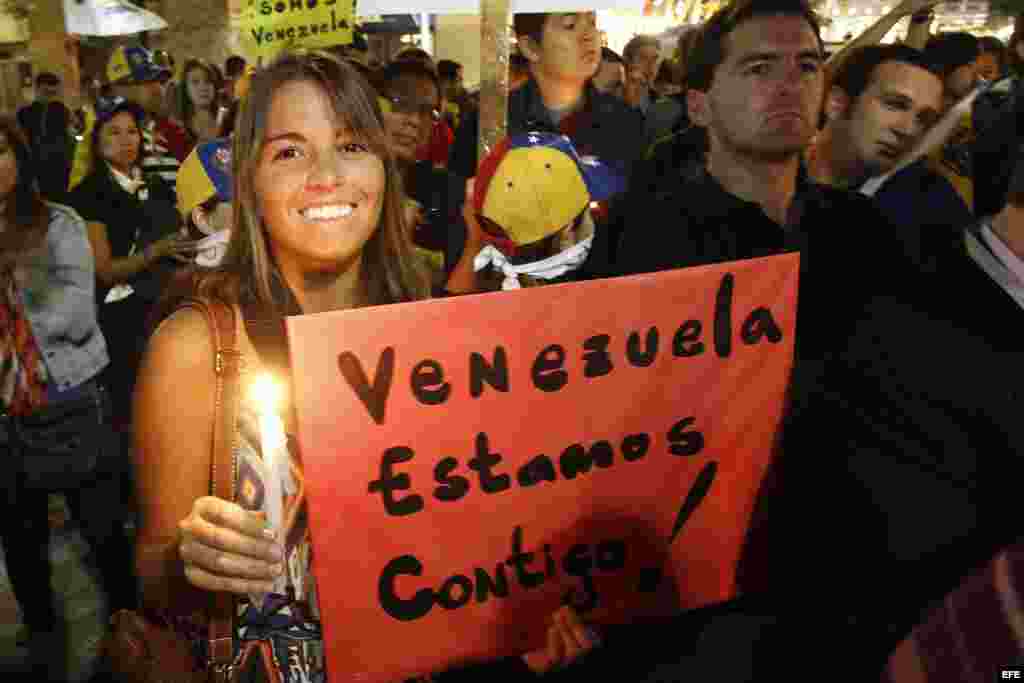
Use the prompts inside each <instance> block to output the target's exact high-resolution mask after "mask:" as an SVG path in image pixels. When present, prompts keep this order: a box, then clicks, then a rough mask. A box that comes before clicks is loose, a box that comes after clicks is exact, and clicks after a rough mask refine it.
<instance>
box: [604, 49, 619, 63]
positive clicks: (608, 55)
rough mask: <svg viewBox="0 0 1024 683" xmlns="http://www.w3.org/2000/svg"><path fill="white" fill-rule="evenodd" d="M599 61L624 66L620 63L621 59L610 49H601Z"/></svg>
mask: <svg viewBox="0 0 1024 683" xmlns="http://www.w3.org/2000/svg"><path fill="white" fill-rule="evenodd" d="M601 61H602V62H611V63H612V64H625V62H623V61H622V57H620V56H619V53H618V52H616V51H615V50H613V49H611V48H610V47H602V48H601Z"/></svg>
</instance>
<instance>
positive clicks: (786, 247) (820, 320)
mask: <svg viewBox="0 0 1024 683" xmlns="http://www.w3.org/2000/svg"><path fill="white" fill-rule="evenodd" d="M621 209H622V211H621V212H620V213H618V215H617V216H616V218H615V220H616V222H617V227H618V228H619V229H620V230H621V233H622V238H621V242H620V244H619V249H618V252H617V255H616V261H615V263H613V264H611V267H610V268H609V271H608V272H609V273H610V274H612V275H633V274H638V273H649V272H655V271H661V270H670V269H673V268H688V267H692V266H701V265H708V264H713V263H723V262H726V261H737V260H743V259H751V258H758V257H763V256H771V255H774V254H783V253H788V252H799V253H800V254H801V263H800V294H799V302H798V304H799V313H798V330H799V333H798V334H797V339H798V355H807V354H811V355H815V356H817V355H818V354H819V352H824V351H826V350H827V348H828V346H830V344H828V343H827V341H826V340H827V339H828V338H829V336H830V335H831V334H834V333H837V334H841V333H842V330H843V329H846V326H847V325H848V324H850V322H851V321H850V318H851V317H854V315H855V313H856V310H857V309H856V306H858V305H859V302H862V301H863V300H864V297H866V296H867V295H868V293H869V292H871V291H877V290H878V288H879V287H891V286H892V285H893V284H894V280H893V279H892V276H893V275H894V270H893V269H894V268H897V264H899V263H901V259H902V253H901V247H899V246H898V244H897V243H896V242H895V241H894V240H893V236H894V234H895V230H894V229H893V228H892V227H891V226H890V224H889V223H888V222H887V220H886V219H885V218H884V217H883V215H882V214H881V213H880V212H879V211H878V209H877V208H876V207H875V206H874V204H873V203H872V202H871V200H870V199H868V198H867V197H864V196H862V195H859V194H855V193H852V192H848V191H845V190H839V189H836V188H831V187H825V186H822V185H818V184H815V183H813V182H810V181H809V180H807V178H806V177H805V175H804V174H803V173H801V175H800V176H799V178H798V183H797V193H796V196H795V198H794V200H793V204H792V206H791V207H790V210H789V217H788V220H787V225H785V226H783V225H780V224H778V223H776V222H775V221H774V220H772V219H771V218H769V217H768V216H767V215H766V214H765V213H764V211H763V210H762V209H761V207H760V206H759V205H757V204H755V203H753V202H748V201H745V200H743V199H740V198H739V197H736V196H735V195H732V194H730V193H729V192H727V191H726V190H725V189H724V188H723V187H722V186H721V184H719V182H718V181H717V180H716V179H715V178H713V177H712V176H711V175H710V174H709V173H707V171H706V170H705V169H704V167H703V166H693V167H690V168H687V169H685V170H684V171H683V173H681V174H679V175H677V176H676V177H675V178H674V179H662V180H661V181H652V182H651V183H649V184H648V185H647V186H646V187H640V186H634V187H633V188H631V189H630V192H629V194H628V196H627V198H626V201H625V202H623V205H622V206H621ZM883 274H884V277H883ZM895 276H896V277H897V278H898V277H900V275H899V273H895Z"/></svg>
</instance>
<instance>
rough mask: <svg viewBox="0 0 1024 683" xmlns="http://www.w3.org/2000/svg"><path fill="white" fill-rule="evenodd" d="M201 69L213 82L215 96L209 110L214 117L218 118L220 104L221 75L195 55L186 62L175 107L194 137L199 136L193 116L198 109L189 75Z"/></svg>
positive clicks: (176, 95) (176, 94)
mask: <svg viewBox="0 0 1024 683" xmlns="http://www.w3.org/2000/svg"><path fill="white" fill-rule="evenodd" d="M196 69H199V70H201V71H204V72H206V77H207V78H209V79H210V83H211V84H213V92H214V98H213V102H211V103H210V106H209V109H208V111H209V112H210V114H211V115H212V116H213V118H214V119H216V118H217V111H218V109H219V106H218V104H217V93H219V92H220V87H221V77H220V74H219V73H217V70H216V69H214V68H213V66H212V65H210V64H209V63H208V62H204V61H203V60H201V59H198V58H195V57H193V58H192V59H190V60H188V61H187V62H185V68H184V69H183V70H182V72H181V82H180V83H178V92H177V93H175V107H176V108H177V112H176V113H177V115H178V116H180V117H181V122H182V123H183V124H184V125H185V127H186V128H187V129H188V132H189V133H191V134H192V136H193V137H198V136H196V134H195V131H194V130H192V117H193V116H195V114H196V112H197V111H198V110H197V109H196V104H195V102H193V101H192V98H191V97H190V96H189V94H188V75H189V74H190V73H191V72H193V71H195V70H196Z"/></svg>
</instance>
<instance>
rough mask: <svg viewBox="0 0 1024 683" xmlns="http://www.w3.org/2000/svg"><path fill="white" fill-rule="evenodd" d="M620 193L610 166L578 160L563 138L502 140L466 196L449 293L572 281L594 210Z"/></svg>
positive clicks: (591, 227) (587, 244) (619, 183)
mask: <svg viewBox="0 0 1024 683" xmlns="http://www.w3.org/2000/svg"><path fill="white" fill-rule="evenodd" d="M624 185H625V178H623V177H621V176H620V175H618V174H616V173H615V172H614V171H613V170H612V169H611V168H610V167H608V166H607V165H605V164H602V163H601V162H600V161H598V160H596V159H593V158H582V157H580V156H579V155H578V154H577V153H576V150H575V148H574V147H573V145H572V142H571V141H570V140H569V138H568V137H566V136H564V135H558V134H554V133H525V134H521V135H516V136H513V137H511V138H508V139H506V140H504V141H503V142H502V143H501V144H499V145H498V146H497V147H496V148H495V149H494V151H492V152H491V154H489V155H488V157H487V158H486V159H484V161H483V163H482V164H481V165H480V169H479V171H478V173H477V177H476V179H475V181H473V182H472V183H471V189H469V191H468V193H467V194H468V195H469V196H468V197H467V199H468V201H467V203H466V205H465V207H464V209H463V217H464V219H465V221H466V225H467V234H466V243H465V247H464V249H463V252H462V254H461V256H460V258H459V259H458V264H457V265H456V266H455V268H454V270H453V271H452V274H451V276H450V278H449V280H448V285H447V291H448V292H449V293H451V294H465V293H470V292H475V291H487V290H492V289H499V288H500V289H505V290H508V289H518V288H520V287H523V286H527V287H529V286H535V285H539V284H545V283H551V282H556V281H557V282H564V281H566V280H569V279H572V278H573V277H574V276H573V274H574V273H575V271H577V270H578V269H579V268H580V266H582V265H583V263H584V262H585V261H586V259H587V255H588V254H589V251H590V246H591V244H592V243H593V239H594V222H593V220H592V219H591V216H590V208H591V205H592V203H593V202H598V201H601V200H603V199H606V198H608V197H610V196H612V195H614V194H617V193H619V192H621V191H622V190H623V188H624Z"/></svg>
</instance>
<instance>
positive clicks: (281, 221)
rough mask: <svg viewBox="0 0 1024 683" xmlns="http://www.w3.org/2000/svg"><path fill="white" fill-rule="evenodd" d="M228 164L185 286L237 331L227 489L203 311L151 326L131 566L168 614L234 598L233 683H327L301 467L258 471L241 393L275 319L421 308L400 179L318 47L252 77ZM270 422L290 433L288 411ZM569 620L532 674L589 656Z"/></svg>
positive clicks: (355, 95)
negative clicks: (214, 480) (209, 258)
mask: <svg viewBox="0 0 1024 683" xmlns="http://www.w3.org/2000/svg"><path fill="white" fill-rule="evenodd" d="M233 165H234V168H233V171H234V183H235V186H234V193H233V194H234V199H235V220H234V226H235V227H234V230H233V232H232V236H231V243H230V245H229V247H228V252H227V254H226V255H225V259H224V261H223V263H222V266H221V267H220V268H219V269H218V270H214V271H212V272H209V271H207V272H205V273H203V274H202V275H197V276H196V277H195V278H194V279H193V280H192V281H191V282H190V284H191V289H190V292H189V294H198V295H201V296H208V297H214V298H218V299H220V300H221V301H223V302H225V303H228V304H231V306H232V308H233V309H234V310H235V313H236V315H235V318H236V320H241V321H242V325H241V326H239V327H238V329H237V338H238V344H237V350H238V351H239V352H240V355H241V359H240V363H241V367H243V368H244V370H245V371H244V373H243V378H242V390H243V391H242V392H241V395H242V396H243V397H244V398H242V399H241V401H240V403H239V406H238V407H239V410H238V413H237V415H238V418H237V420H236V422H235V433H234V439H233V443H234V444H235V448H234V452H233V454H234V457H235V461H236V465H237V466H236V486H235V490H236V491H238V492H239V494H238V497H237V499H236V500H235V501H228V500H224V499H221V498H215V497H212V496H208V495H207V493H208V492H209V490H210V469H211V468H210V465H211V459H212V448H213V447H212V443H213V439H212V434H213V431H214V422H215V419H216V416H217V414H218V409H217V408H216V407H215V402H216V396H217V391H216V387H217V376H216V370H215V368H216V367H217V366H218V363H214V362H213V357H214V349H215V345H214V341H213V337H212V334H211V332H210V330H209V328H208V326H207V322H206V319H205V317H204V316H203V314H201V313H199V312H198V311H196V310H194V309H187V308H185V309H181V310H178V311H176V312H174V313H173V314H172V315H171V316H170V317H168V318H167V320H165V321H164V323H163V324H162V325H161V327H160V328H159V329H158V330H157V331H156V332H155V333H154V335H153V338H152V340H151V342H150V347H149V349H148V351H147V355H146V358H145V360H144V363H143V368H142V372H141V373H140V378H139V387H138V392H137V394H136V399H135V409H136V430H135V434H136V449H135V456H136V459H137V468H138V477H137V479H138V499H139V505H140V512H141V515H140V516H141V519H142V520H143V524H142V526H141V528H140V530H139V545H138V551H137V555H136V566H137V568H138V570H139V572H140V578H141V582H142V585H143V596H144V600H145V602H146V603H147V605H149V606H150V607H153V608H156V609H162V610H164V611H166V612H171V613H172V614H173V615H176V616H179V617H183V616H184V615H190V614H193V613H194V611H195V610H196V609H199V610H202V609H203V608H204V607H205V606H206V605H207V604H208V601H209V597H208V592H210V591H213V592H226V593H232V594H234V595H235V596H236V597H237V598H238V602H237V605H238V618H237V620H236V627H237V631H236V633H235V639H234V645H235V649H234V655H235V660H236V664H237V668H238V670H239V671H240V672H242V676H241V679H240V681H244V682H245V683H250V682H260V683H262V682H263V681H270V680H285V678H284V676H282V675H281V672H288V678H287V680H310V681H312V680H324V677H325V668H324V660H323V648H322V635H321V627H320V614H319V606H318V604H317V600H316V595H317V592H316V586H315V580H314V573H315V567H314V563H313V559H312V558H313V556H314V553H313V544H312V539H311V536H310V532H309V528H308V526H307V523H306V519H307V513H306V498H305V486H304V479H303V471H302V463H301V459H300V458H299V457H298V453H297V452H295V449H294V443H295V441H294V439H289V440H288V448H287V450H288V451H289V452H288V453H287V454H286V456H285V459H286V460H288V459H290V467H289V466H287V465H286V466H285V467H270V466H269V465H267V462H272V461H273V459H271V460H268V461H265V460H264V454H263V444H262V440H261V439H260V438H259V436H258V435H259V434H260V433H261V430H260V426H259V422H258V421H259V414H260V410H259V408H260V406H259V405H258V403H256V402H255V397H253V396H252V395H251V392H250V391H248V389H250V388H251V387H249V386H247V385H246V382H251V380H252V379H253V378H256V377H259V376H261V375H262V374H263V372H261V371H262V370H266V371H270V372H271V373H273V374H276V375H278V376H280V377H287V374H288V372H289V360H288V351H287V345H286V341H285V334H284V316H285V315H293V314H299V313H317V312H322V311H333V310H342V309H348V308H355V307H361V306H372V305H380V304H389V303H398V302H404V301H412V300H416V299H422V298H426V296H427V292H428V286H427V280H426V278H425V277H424V275H423V274H422V273H421V271H420V269H419V267H418V265H417V264H418V261H417V260H416V258H415V257H414V255H413V251H412V243H411V241H410V237H409V232H408V231H407V230H406V229H405V227H404V221H403V211H402V205H401V192H402V184H401V181H400V179H399V175H398V170H397V168H396V165H395V162H394V159H393V157H392V153H391V151H390V147H389V144H388V138H387V135H386V134H385V132H384V126H383V119H382V115H381V111H380V109H379V108H378V104H377V97H376V94H375V93H374V92H373V90H372V89H371V88H370V86H369V85H368V84H367V83H366V81H365V80H364V79H363V78H362V76H360V75H359V73H358V72H357V71H355V70H354V69H353V68H352V67H349V66H347V65H344V64H342V63H340V62H338V61H337V60H335V59H333V58H332V57H329V56H327V55H323V54H319V53H302V54H286V55H284V56H282V57H281V58H279V59H278V60H277V61H276V62H274V63H273V64H271V65H270V66H269V67H267V68H266V69H264V70H262V71H260V72H258V73H257V74H255V75H254V76H253V79H252V84H251V87H250V90H249V94H248V96H247V97H246V98H245V100H244V104H243V106H242V108H241V111H240V114H239V119H238V125H237V128H236V132H235V148H234V154H233ZM186 388H187V389H186ZM183 390H185V391H188V395H187V396H185V397H184V400H183V401H182V402H181V403H180V404H178V405H176V406H173V407H172V406H171V405H170V402H169V401H167V400H166V397H167V395H168V394H169V392H172V391H174V392H177V394H178V395H180V392H181V391H183ZM284 427H285V430H286V431H287V432H289V433H294V419H293V418H292V417H291V415H290V411H285V419H284ZM271 491H278V492H283V495H282V496H281V500H278V501H273V502H272V501H269V500H268V498H269V495H270V493H269V492H271ZM272 506H273V509H275V510H283V515H275V516H274V518H279V519H282V520H283V522H282V524H281V525H280V526H279V527H274V528H270V527H268V525H267V523H266V521H265V520H266V519H268V516H267V511H268V510H270V509H272ZM281 586H284V587H285V589H284V590H283V591H282V590H281ZM567 609H568V608H565V609H563V610H559V612H558V614H557V615H556V618H555V619H554V620H553V622H552V624H553V625H551V626H549V627H548V628H549V639H550V640H552V641H553V642H556V643H557V647H555V649H554V650H542V651H539V652H537V653H531V656H530V657H529V658H528V660H527V663H528V664H529V666H530V667H531V668H533V669H534V670H536V671H544V670H547V669H549V668H551V667H553V666H555V665H557V664H560V663H563V662H565V661H569V660H572V659H573V658H574V657H575V656H578V655H579V654H581V653H582V652H585V651H586V650H587V649H589V648H590V647H592V645H593V643H592V642H591V641H590V640H588V639H587V636H586V633H585V632H584V628H583V625H582V623H581V622H580V620H579V618H578V617H577V616H576V615H575V614H574V613H572V612H571V610H569V611H567ZM200 631H201V629H200ZM196 645H197V647H199V648H202V647H203V645H204V644H202V643H197V644H196ZM516 662H517V664H518V666H520V667H523V666H524V664H523V663H522V662H521V661H520V660H516ZM297 669H298V670H297Z"/></svg>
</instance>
